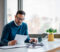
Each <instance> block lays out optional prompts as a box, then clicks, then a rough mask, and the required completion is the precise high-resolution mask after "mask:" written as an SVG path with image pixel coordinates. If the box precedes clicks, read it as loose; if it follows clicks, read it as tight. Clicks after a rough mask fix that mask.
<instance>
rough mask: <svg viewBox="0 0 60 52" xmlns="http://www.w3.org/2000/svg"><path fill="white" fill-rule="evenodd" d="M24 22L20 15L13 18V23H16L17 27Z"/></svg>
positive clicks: (22, 16)
mask: <svg viewBox="0 0 60 52" xmlns="http://www.w3.org/2000/svg"><path fill="white" fill-rule="evenodd" d="M23 20H24V15H22V14H17V16H15V22H16V23H17V25H18V26H19V25H20V24H21V23H22V22H23Z"/></svg>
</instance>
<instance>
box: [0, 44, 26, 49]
mask: <svg viewBox="0 0 60 52" xmlns="http://www.w3.org/2000/svg"><path fill="white" fill-rule="evenodd" d="M24 47H27V45H13V46H2V47H0V49H14V48H24Z"/></svg>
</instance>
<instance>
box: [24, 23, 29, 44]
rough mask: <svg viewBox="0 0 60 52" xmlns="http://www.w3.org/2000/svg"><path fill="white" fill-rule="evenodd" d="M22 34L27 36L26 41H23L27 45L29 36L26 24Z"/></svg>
mask: <svg viewBox="0 0 60 52" xmlns="http://www.w3.org/2000/svg"><path fill="white" fill-rule="evenodd" d="M24 34H25V35H27V36H28V37H27V39H26V40H25V42H26V43H29V40H30V37H29V34H28V27H27V24H26V26H25V33H24Z"/></svg>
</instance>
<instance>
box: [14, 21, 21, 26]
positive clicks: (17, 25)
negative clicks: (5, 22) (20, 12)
mask: <svg viewBox="0 0 60 52" xmlns="http://www.w3.org/2000/svg"><path fill="white" fill-rule="evenodd" d="M14 23H15V25H16V26H20V25H22V23H21V24H20V25H17V24H16V22H15V21H14Z"/></svg>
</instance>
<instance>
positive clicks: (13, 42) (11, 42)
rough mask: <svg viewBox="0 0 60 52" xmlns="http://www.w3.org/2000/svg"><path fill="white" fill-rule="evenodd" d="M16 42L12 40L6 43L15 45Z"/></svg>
mask: <svg viewBox="0 0 60 52" xmlns="http://www.w3.org/2000/svg"><path fill="white" fill-rule="evenodd" d="M16 43H17V41H16V40H12V41H10V42H8V45H9V46H11V45H15V44H16Z"/></svg>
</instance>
